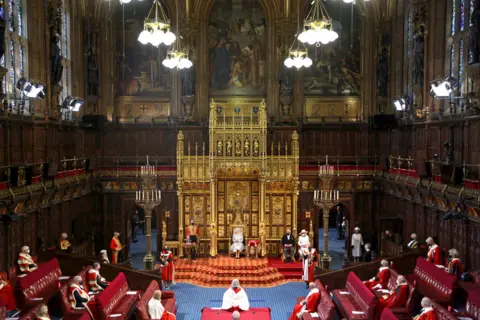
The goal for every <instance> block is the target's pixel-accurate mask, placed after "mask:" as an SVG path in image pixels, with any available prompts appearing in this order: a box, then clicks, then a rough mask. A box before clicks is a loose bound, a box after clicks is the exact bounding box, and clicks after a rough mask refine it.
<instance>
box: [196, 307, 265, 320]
mask: <svg viewBox="0 0 480 320" xmlns="http://www.w3.org/2000/svg"><path fill="white" fill-rule="evenodd" d="M231 319H232V312H230V311H225V310H219V309H211V308H203V309H202V320H231ZM240 319H241V320H271V319H272V317H271V315H270V308H250V310H248V311H242V312H240Z"/></svg>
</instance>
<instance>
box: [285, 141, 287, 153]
mask: <svg viewBox="0 0 480 320" xmlns="http://www.w3.org/2000/svg"><path fill="white" fill-rule="evenodd" d="M285 155H288V143H287V142H285Z"/></svg>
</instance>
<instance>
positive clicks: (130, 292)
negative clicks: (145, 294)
mask: <svg viewBox="0 0 480 320" xmlns="http://www.w3.org/2000/svg"><path fill="white" fill-rule="evenodd" d="M127 294H128V295H129V296H133V295H134V294H137V291H127Z"/></svg>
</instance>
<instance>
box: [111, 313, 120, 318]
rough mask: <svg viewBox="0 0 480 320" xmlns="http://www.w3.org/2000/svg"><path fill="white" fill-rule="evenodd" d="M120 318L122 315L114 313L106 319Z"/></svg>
mask: <svg viewBox="0 0 480 320" xmlns="http://www.w3.org/2000/svg"><path fill="white" fill-rule="evenodd" d="M121 316H122V314H120V313H114V314H111V315H109V316H108V317H109V318H118V317H121Z"/></svg>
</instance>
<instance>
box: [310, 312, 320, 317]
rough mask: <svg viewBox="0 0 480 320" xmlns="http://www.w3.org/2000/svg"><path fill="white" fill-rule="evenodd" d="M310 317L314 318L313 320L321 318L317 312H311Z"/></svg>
mask: <svg viewBox="0 0 480 320" xmlns="http://www.w3.org/2000/svg"><path fill="white" fill-rule="evenodd" d="M310 315H311V316H312V318H320V316H319V315H318V313H316V312H310Z"/></svg>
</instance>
